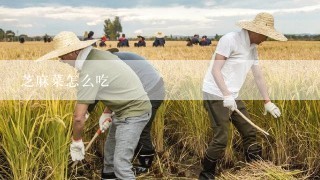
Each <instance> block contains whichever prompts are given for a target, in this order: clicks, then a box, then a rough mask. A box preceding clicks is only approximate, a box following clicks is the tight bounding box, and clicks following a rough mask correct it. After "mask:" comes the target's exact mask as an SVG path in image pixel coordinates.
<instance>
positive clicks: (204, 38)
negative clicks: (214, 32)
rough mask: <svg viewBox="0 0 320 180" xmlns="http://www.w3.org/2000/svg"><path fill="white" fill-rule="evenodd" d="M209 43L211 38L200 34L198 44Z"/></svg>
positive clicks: (205, 44) (204, 44) (206, 44)
mask: <svg viewBox="0 0 320 180" xmlns="http://www.w3.org/2000/svg"><path fill="white" fill-rule="evenodd" d="M210 44H211V40H210V39H209V38H208V37H207V36H206V35H204V36H202V38H201V41H200V42H199V45H200V46H209V45H210Z"/></svg>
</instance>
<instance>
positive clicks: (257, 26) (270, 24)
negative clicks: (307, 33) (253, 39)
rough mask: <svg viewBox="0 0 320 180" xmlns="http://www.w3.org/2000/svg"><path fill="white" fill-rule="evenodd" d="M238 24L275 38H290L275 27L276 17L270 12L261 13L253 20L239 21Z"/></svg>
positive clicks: (279, 39) (284, 39)
mask: <svg viewBox="0 0 320 180" xmlns="http://www.w3.org/2000/svg"><path fill="white" fill-rule="evenodd" d="M236 25H237V26H240V27H241V28H243V29H246V30H249V31H253V32H256V33H258V34H263V35H265V36H268V37H270V38H272V39H274V40H278V41H287V40H288V39H287V38H286V37H285V36H284V35H283V34H282V33H280V32H278V31H276V30H275V29H274V18H273V16H272V15H271V14H269V13H259V14H257V15H256V17H255V18H254V20H252V21H239V22H238V23H237V24H236Z"/></svg>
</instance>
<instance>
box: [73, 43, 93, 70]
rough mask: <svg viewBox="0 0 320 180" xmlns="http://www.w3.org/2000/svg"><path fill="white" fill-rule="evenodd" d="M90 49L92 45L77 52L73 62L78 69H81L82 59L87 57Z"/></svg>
mask: <svg viewBox="0 0 320 180" xmlns="http://www.w3.org/2000/svg"><path fill="white" fill-rule="evenodd" d="M91 50H92V46H88V47H86V48H84V49H82V50H81V51H80V52H79V54H78V56H77V59H76V62H75V68H77V69H78V70H81V69H82V66H83V64H84V61H85V60H86V59H87V57H88V55H89V53H90V51H91Z"/></svg>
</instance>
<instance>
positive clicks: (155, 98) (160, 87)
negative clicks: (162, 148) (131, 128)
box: [136, 78, 165, 155]
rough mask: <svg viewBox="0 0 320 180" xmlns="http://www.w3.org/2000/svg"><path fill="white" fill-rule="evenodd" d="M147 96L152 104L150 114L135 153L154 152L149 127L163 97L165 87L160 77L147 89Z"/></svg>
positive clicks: (147, 153)
mask: <svg viewBox="0 0 320 180" xmlns="http://www.w3.org/2000/svg"><path fill="white" fill-rule="evenodd" d="M148 97H149V98H150V102H151V106H152V114H151V118H150V120H149V122H148V123H147V125H146V126H145V127H144V129H143V131H142V133H141V135H140V140H139V143H138V146H137V148H136V154H141V155H149V154H153V153H154V152H155V150H154V147H153V145H152V140H151V128H152V123H153V121H154V119H155V117H156V113H157V111H158V109H159V107H160V106H161V104H162V102H163V100H164V97H165V88H164V82H163V80H162V78H161V79H160V80H159V82H158V83H157V84H156V85H155V87H153V88H152V89H151V90H150V91H149V93H148Z"/></svg>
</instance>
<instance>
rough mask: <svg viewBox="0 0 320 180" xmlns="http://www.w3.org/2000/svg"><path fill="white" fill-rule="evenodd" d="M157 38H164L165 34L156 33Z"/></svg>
mask: <svg viewBox="0 0 320 180" xmlns="http://www.w3.org/2000/svg"><path fill="white" fill-rule="evenodd" d="M156 38H164V33H163V32H157V33H156Z"/></svg>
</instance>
